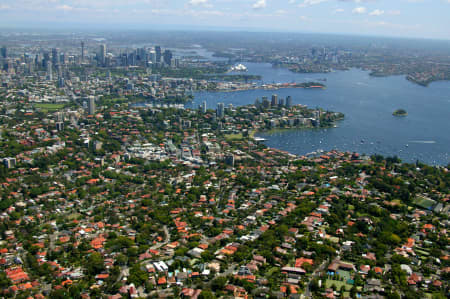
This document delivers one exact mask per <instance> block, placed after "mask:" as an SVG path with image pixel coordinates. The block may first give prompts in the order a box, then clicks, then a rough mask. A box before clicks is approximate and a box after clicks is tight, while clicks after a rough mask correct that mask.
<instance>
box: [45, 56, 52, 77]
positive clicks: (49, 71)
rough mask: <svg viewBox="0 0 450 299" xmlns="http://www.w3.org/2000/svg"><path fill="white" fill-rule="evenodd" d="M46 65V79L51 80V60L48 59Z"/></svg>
mask: <svg viewBox="0 0 450 299" xmlns="http://www.w3.org/2000/svg"><path fill="white" fill-rule="evenodd" d="M46 67H47V79H48V80H49V81H52V80H53V68H52V62H51V61H48V62H47V66H46Z"/></svg>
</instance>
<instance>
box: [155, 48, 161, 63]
mask: <svg viewBox="0 0 450 299" xmlns="http://www.w3.org/2000/svg"><path fill="white" fill-rule="evenodd" d="M155 53H156V62H161V47H160V46H155Z"/></svg>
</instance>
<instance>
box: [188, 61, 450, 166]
mask: <svg viewBox="0 0 450 299" xmlns="http://www.w3.org/2000/svg"><path fill="white" fill-rule="evenodd" d="M244 64H245V65H246V66H247V67H248V74H255V75H261V76H262V80H261V82H260V83H285V82H309V81H316V82H322V83H324V84H325V85H326V86H327V88H326V89H324V90H321V89H280V90H276V91H267V90H249V91H239V92H198V93H196V94H195V100H194V102H193V104H192V107H197V106H198V105H199V104H200V103H201V102H203V101H206V102H207V106H208V107H209V108H216V107H217V103H219V102H223V103H225V104H226V105H227V104H233V105H235V106H239V105H246V104H251V103H254V101H255V99H256V98H259V99H261V98H262V97H263V96H267V97H270V96H271V95H272V94H273V93H276V94H278V97H279V98H280V97H281V98H286V97H287V96H288V95H290V96H292V98H293V102H294V104H304V105H308V106H309V107H311V108H314V107H321V108H324V109H328V110H332V111H336V112H342V113H344V114H345V120H343V121H341V122H339V123H338V124H337V125H338V127H337V128H331V129H316V130H300V129H298V130H284V131H274V132H260V133H258V136H259V137H262V138H265V139H267V141H266V144H267V145H268V146H270V147H274V148H279V149H282V150H286V151H289V152H291V153H294V154H298V155H304V154H307V153H311V152H315V151H317V150H331V149H338V150H341V151H350V152H358V153H361V154H381V155H384V156H398V157H400V158H401V159H402V160H403V161H405V162H415V161H416V160H419V161H421V162H425V163H428V164H432V165H447V164H448V163H449V162H450V82H435V83H432V84H431V85H430V86H429V87H422V86H419V85H416V84H414V83H411V82H409V81H407V80H406V79H405V78H404V76H390V77H384V78H378V77H371V76H369V73H368V72H366V71H363V70H359V69H351V70H349V71H337V72H332V73H328V74H296V73H292V72H290V71H289V70H287V69H284V68H272V66H271V65H270V64H265V63H244ZM323 79H326V81H318V80H323ZM398 108H403V109H405V110H406V111H407V112H408V116H406V117H394V116H393V115H392V112H393V111H395V110H396V109H398Z"/></svg>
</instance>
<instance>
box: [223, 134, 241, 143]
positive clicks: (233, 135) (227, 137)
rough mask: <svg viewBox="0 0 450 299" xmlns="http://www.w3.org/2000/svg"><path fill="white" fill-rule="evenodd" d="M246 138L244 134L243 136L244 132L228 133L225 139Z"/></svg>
mask: <svg viewBox="0 0 450 299" xmlns="http://www.w3.org/2000/svg"><path fill="white" fill-rule="evenodd" d="M243 138H244V136H242V134H240V133H239V134H228V135H225V139H226V140H227V141H235V140H241V139H243Z"/></svg>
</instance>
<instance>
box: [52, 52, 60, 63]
mask: <svg viewBox="0 0 450 299" xmlns="http://www.w3.org/2000/svg"><path fill="white" fill-rule="evenodd" d="M52 64H53V65H54V66H57V65H59V49H58V48H53V49H52Z"/></svg>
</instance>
